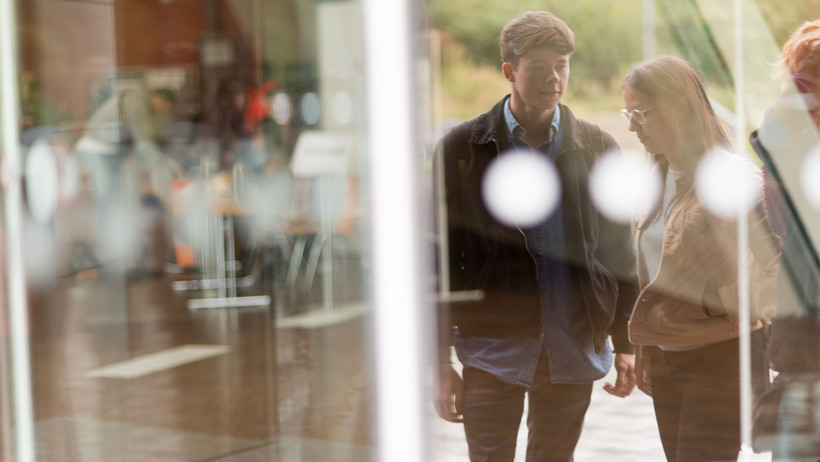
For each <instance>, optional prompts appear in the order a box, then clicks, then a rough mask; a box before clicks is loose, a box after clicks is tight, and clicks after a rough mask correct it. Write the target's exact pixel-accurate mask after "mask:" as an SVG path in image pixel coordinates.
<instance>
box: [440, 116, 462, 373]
mask: <svg viewBox="0 0 820 462" xmlns="http://www.w3.org/2000/svg"><path fill="white" fill-rule="evenodd" d="M455 146H456V142H455V132H454V131H451V132H450V133H449V134H447V135H446V136H445V137H444V138H442V140H441V141H439V143H438V145H437V146H436V151H435V160H434V163H433V178H434V180H433V184H434V191H435V197H436V199H435V203H436V207H435V209H436V211H437V212H438V211H439V207H443V208H444V213H436V231H437V233H436V234H437V236H438V238H437V240H436V247H435V256H436V260H435V261H436V264H437V268H438V272H437V274H438V276H439V277H438V278H437V286H436V287H437V290H436V292H437V294H438V300H437V302H436V318H435V319H436V327H437V329H436V330H437V346H438V358H439V362H440V363H449V362H450V346H451V345H452V341H453V323H452V318H451V313H450V303H449V302H448V301H446V300H443V299H442V297H441V296H442V294H445V293H448V292H449V291H450V290H452V289H453V288H454V287H457V286H458V281H454V280H453V278H456V279H457V278H458V275H459V273H458V267H459V259H460V258H461V252H460V250H459V248H458V243H459V242H460V239H459V237H458V233H459V230H458V228H457V227H456V223H458V222H459V217H460V216H461V215H462V204H461V195H460V193H459V190H460V186H459V184H460V175H459V168H458V160H457V159H456V148H455ZM442 254H443V255H442ZM441 256H443V257H444V258H443V259H442V258H440V257H441ZM442 265H443V266H442ZM443 272H446V274H447V275H448V278H446V279H444V278H443V277H442V273H443ZM445 281H449V284H448V285H447V286H444V284H447V282H445Z"/></svg>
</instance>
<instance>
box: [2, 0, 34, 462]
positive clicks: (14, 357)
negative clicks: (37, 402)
mask: <svg viewBox="0 0 820 462" xmlns="http://www.w3.org/2000/svg"><path fill="white" fill-rule="evenodd" d="M16 4H17V2H16V1H15V0H7V1H0V95H2V100H1V101H0V107H2V109H0V110H1V111H2V113H0V114H1V115H0V123H2V130H3V136H2V138H3V145H2V153H0V156H2V164H0V165H2V174H1V175H0V177H2V182H0V184H2V186H3V206H4V212H5V213H4V219H5V223H4V225H5V251H6V261H5V264H6V266H5V268H4V270H5V272H6V274H5V276H6V278H7V287H8V307H9V319H10V329H9V330H10V332H9V337H10V339H11V348H10V350H11V372H12V388H13V390H12V395H13V397H14V432H15V456H16V460H17V461H18V462H29V461H34V460H35V450H34V448H35V444H34V415H33V405H32V390H31V359H30V356H29V342H28V340H29V325H28V310H27V306H28V301H27V296H26V282H25V268H24V265H23V245H22V220H21V216H22V213H21V209H22V194H21V178H20V173H21V171H22V170H23V169H22V166H21V161H22V159H21V149H20V129H19V127H20V117H19V105H20V94H19V85H18V83H19V82H18V77H17V76H18V75H19V65H18V59H17V56H18V49H17V43H18V41H17V10H16ZM10 430H11V429H8V431H10Z"/></svg>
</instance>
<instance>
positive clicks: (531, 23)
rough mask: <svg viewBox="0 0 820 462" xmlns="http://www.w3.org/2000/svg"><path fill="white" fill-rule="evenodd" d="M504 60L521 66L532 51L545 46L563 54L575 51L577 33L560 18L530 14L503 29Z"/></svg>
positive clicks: (536, 12) (518, 18) (530, 12)
mask: <svg viewBox="0 0 820 462" xmlns="http://www.w3.org/2000/svg"><path fill="white" fill-rule="evenodd" d="M499 43H500V45H501V60H502V61H503V62H508V63H511V64H512V65H513V66H516V65H518V59H519V58H520V57H521V56H522V55H524V54H525V53H526V52H527V51H529V50H530V49H532V48H541V47H546V48H550V49H552V50H553V51H555V52H557V53H560V54H562V55H569V54H572V52H574V51H575V34H573V33H572V29H570V28H569V26H567V24H566V23H565V22H564V21H562V20H561V19H560V18H558V17H557V16H555V15H554V14H552V13H548V12H546V11H527V12H526V13H524V14H522V15H521V16H519V17H517V18H514V19H511V20H509V21H508V22H507V24H506V25H505V26H504V29H502V30H501V38H500V39H499Z"/></svg>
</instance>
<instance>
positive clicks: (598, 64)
mask: <svg viewBox="0 0 820 462" xmlns="http://www.w3.org/2000/svg"><path fill="white" fill-rule="evenodd" d="M428 5H429V8H428V11H429V15H430V22H431V25H432V27H433V28H435V29H438V30H442V31H445V32H446V33H447V34H449V35H451V36H452V37H454V38H455V39H456V40H458V41H459V42H461V43H462V44H463V45H464V48H465V53H466V56H467V57H468V59H469V60H470V61H472V62H473V63H475V64H485V65H495V66H496V67H498V66H500V57H499V46H498V36H499V35H500V33H501V29H502V28H503V27H504V24H505V23H506V22H507V21H508V20H509V19H511V18H514V17H516V16H518V15H520V14H521V13H523V12H525V11H531V10H546V11H550V12H552V13H554V14H555V15H556V16H558V17H560V18H561V19H563V20H564V21H566V23H567V24H568V25H569V26H570V28H571V29H572V30H573V32H574V33H575V48H576V51H575V54H574V55H573V58H572V73H573V78H575V77H576V76H583V77H582V78H584V79H591V80H595V81H598V82H599V84H601V85H603V86H609V85H610V84H611V83H612V81H613V79H619V78H620V72H621V71H622V70H623V69H624V68H625V67H626V65H628V64H629V63H632V62H634V61H637V60H639V59H640V58H641V20H640V18H641V16H640V14H641V0H594V1H580V0H575V1H571V2H570V1H561V0H551V1H549V0H547V1H545V0H540V1H536V0H519V1H514V2H496V1H489V0H430V1H429V3H428Z"/></svg>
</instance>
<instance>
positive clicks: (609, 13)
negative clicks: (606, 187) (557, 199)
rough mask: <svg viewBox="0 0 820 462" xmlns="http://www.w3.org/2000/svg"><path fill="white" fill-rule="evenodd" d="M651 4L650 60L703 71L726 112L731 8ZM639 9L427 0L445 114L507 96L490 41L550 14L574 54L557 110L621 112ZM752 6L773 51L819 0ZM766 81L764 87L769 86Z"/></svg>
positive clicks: (631, 2) (623, 4) (589, 2)
mask: <svg viewBox="0 0 820 462" xmlns="http://www.w3.org/2000/svg"><path fill="white" fill-rule="evenodd" d="M652 5H653V6H654V8H655V12H656V34H655V40H656V52H657V53H658V54H672V55H676V56H680V57H682V58H684V59H686V60H688V61H689V62H691V63H692V64H693V65H694V67H695V68H697V69H699V70H700V71H701V72H702V74H703V76H704V81H705V83H706V85H707V87H708V88H709V92H710V95H711V96H713V97H714V96H717V98H718V99H719V100H722V101H723V103H724V104H725V105H731V103H732V98H733V91H732V83H733V76H732V73H731V64H732V63H731V59H732V56H731V35H732V9H731V2H728V1H727V2H723V1H718V0H654V1H653V2H652ZM643 6H644V0H512V1H502V2H499V1H496V0H427V10H426V11H427V13H428V21H429V24H430V26H431V27H432V28H433V29H435V30H437V31H439V32H441V35H442V36H443V37H445V39H444V40H443V42H442V49H441V57H442V62H441V75H439V76H437V77H438V78H440V83H441V86H442V89H443V91H442V94H443V96H442V104H443V112H444V114H447V115H453V116H458V117H459V118H466V116H469V117H471V116H474V115H476V114H478V113H480V112H481V111H483V110H486V109H487V108H488V107H489V106H490V105H491V104H492V103H493V102H495V101H496V100H497V99H498V98H499V97H500V96H501V95H502V94H503V93H505V92H506V91H508V90H509V86H508V84H507V82H506V81H504V80H503V78H502V77H501V71H500V57H499V46H498V37H499V34H500V32H501V29H502V28H503V27H504V24H505V23H506V22H507V21H508V20H509V19H511V18H514V17H516V16H518V15H520V14H521V13H523V12H524V11H529V10H546V11H550V12H552V13H554V14H555V15H556V16H558V17H560V18H561V19H563V20H564V21H566V23H567V24H568V25H569V26H570V28H571V29H572V30H573V31H574V33H575V49H576V51H575V54H574V55H573V57H572V61H571V67H572V71H571V74H570V86H569V91H568V93H567V96H566V97H565V101H566V102H568V103H571V104H573V105H579V104H580V105H584V106H585V107H589V108H590V109H593V110H595V109H596V108H597V109H599V110H606V111H610V110H612V108H613V107H618V106H619V105H620V104H622V102H621V101H620V98H621V96H620V83H621V80H622V79H623V77H624V76H625V75H626V73H627V72H628V70H629V68H630V67H631V66H632V65H633V64H634V63H635V62H638V61H640V60H641V59H643ZM756 7H757V8H759V9H760V13H762V16H763V18H764V19H765V22H766V24H765V26H764V27H766V26H768V28H769V31H770V32H771V35H772V36H773V37H774V39H775V41H776V42H777V43H776V44H775V45H776V47H779V46H782V44H783V42H784V41H785V40H786V39H787V38H788V36H789V35H790V34H791V33H792V32H793V31H794V30H795V29H796V28H797V27H798V26H799V25H800V24H801V23H802V22H803V21H806V20H811V19H816V18H820V0H746V1H745V2H744V8H746V9H747V10H752V9H754V8H756ZM755 27H757V26H756V25H755ZM761 32H765V31H761ZM749 33H750V32H749V31H747V37H748V34H749ZM751 33H752V34H753V35H754V31H751ZM756 44H757V42H752V43H750V46H756ZM772 49H774V47H772ZM759 51H760V52H763V50H759ZM768 51H770V50H768V49H767V52H768ZM760 59H761V60H765V61H766V62H765V63H764V64H766V65H768V64H769V63H770V62H771V60H772V59H773V58H772V57H769V56H768V55H767V56H766V57H761V58H760ZM757 67H760V66H757ZM763 67H764V68H765V67H766V66H763ZM747 71H749V72H753V71H754V72H757V73H759V74H761V75H762V74H766V75H767V77H766V79H767V78H768V72H769V71H768V70H767V69H764V70H762V71H761V70H759V69H757V68H755V69H754V70H753V69H752V67H750V66H749V65H748V63H747ZM766 79H763V80H764V84H766V85H768V84H769V82H768V81H766ZM747 80H749V79H747ZM747 85H749V82H747Z"/></svg>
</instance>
